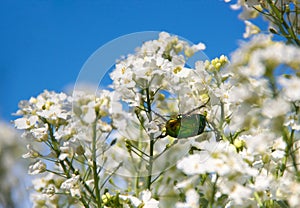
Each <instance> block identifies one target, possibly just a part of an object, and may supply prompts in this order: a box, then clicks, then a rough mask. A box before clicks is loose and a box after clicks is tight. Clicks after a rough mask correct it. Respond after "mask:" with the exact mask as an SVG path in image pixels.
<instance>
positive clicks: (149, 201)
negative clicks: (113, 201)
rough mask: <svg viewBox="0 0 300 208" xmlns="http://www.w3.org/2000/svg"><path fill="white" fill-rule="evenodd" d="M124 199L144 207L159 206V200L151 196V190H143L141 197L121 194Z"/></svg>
mask: <svg viewBox="0 0 300 208" xmlns="http://www.w3.org/2000/svg"><path fill="white" fill-rule="evenodd" d="M119 197H120V198H121V199H123V200H127V199H129V200H130V201H131V203H132V205H133V207H136V208H137V207H140V206H141V207H144V208H158V204H159V201H157V200H155V199H153V198H151V192H150V191H149V190H145V191H142V192H141V194H140V196H139V198H137V197H135V196H131V195H120V196H119Z"/></svg>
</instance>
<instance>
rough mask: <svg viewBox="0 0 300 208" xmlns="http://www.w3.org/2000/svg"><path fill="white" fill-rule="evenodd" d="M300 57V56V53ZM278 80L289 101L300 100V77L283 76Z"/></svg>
mask: <svg viewBox="0 0 300 208" xmlns="http://www.w3.org/2000/svg"><path fill="white" fill-rule="evenodd" d="M298 57H300V53H299V56H298ZM299 62H300V61H299ZM278 81H279V83H280V84H281V85H282V87H283V89H282V91H283V95H284V96H285V97H286V98H287V99H288V100H289V101H297V100H298V101H299V100H300V78H298V77H296V76H292V77H291V78H286V77H283V76H281V77H279V79H278Z"/></svg>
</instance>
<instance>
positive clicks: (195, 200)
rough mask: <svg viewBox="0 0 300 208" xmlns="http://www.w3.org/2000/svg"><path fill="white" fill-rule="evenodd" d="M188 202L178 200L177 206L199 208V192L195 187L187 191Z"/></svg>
mask: <svg viewBox="0 0 300 208" xmlns="http://www.w3.org/2000/svg"><path fill="white" fill-rule="evenodd" d="M185 195H186V202H177V203H176V207H177V208H198V207H199V199H200V197H199V194H198V193H197V191H196V190H194V189H189V190H188V191H187V192H186V194H185Z"/></svg>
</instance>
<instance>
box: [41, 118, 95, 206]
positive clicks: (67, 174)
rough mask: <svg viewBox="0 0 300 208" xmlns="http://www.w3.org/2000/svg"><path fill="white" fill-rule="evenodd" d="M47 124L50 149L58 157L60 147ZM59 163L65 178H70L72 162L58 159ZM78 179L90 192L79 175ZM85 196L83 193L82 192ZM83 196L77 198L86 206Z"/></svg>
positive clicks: (73, 169)
mask: <svg viewBox="0 0 300 208" xmlns="http://www.w3.org/2000/svg"><path fill="white" fill-rule="evenodd" d="M44 122H45V123H47V122H46V121H44ZM48 125H49V136H50V140H51V144H52V149H53V150H54V152H55V154H56V157H57V158H58V157H59V155H60V152H61V151H60V149H59V148H58V146H59V143H58V142H57V140H56V139H55V137H54V132H53V126H52V125H51V124H48ZM64 162H66V163H67V165H68V166H69V169H68V168H67V166H66V165H65V163H64ZM59 164H60V166H61V167H62V169H63V171H64V174H66V176H67V178H71V174H70V170H71V171H72V172H73V173H74V172H75V168H74V167H73V165H72V163H71V162H70V161H69V160H68V159H65V160H59ZM79 179H80V181H81V182H82V183H83V184H84V187H85V188H87V190H88V191H89V192H90V193H92V192H91V191H90V189H89V187H88V186H87V184H86V183H85V182H84V181H83V180H82V178H81V176H80V177H79ZM84 196H85V193H84ZM84 198H85V197H83V196H81V197H80V198H79V200H80V201H81V203H82V204H83V205H84V207H86V208H88V207H89V206H88V204H87V202H86V201H85V199H84Z"/></svg>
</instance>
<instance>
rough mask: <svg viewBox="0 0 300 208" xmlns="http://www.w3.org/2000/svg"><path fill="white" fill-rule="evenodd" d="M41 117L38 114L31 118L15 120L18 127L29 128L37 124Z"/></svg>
mask: <svg viewBox="0 0 300 208" xmlns="http://www.w3.org/2000/svg"><path fill="white" fill-rule="evenodd" d="M38 121H39V117H38V116H36V115H33V116H30V117H29V118H25V117H23V118H18V119H16V120H15V121H14V123H15V127H16V128H17V129H29V128H31V127H33V126H34V125H36V124H37V122H38Z"/></svg>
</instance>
